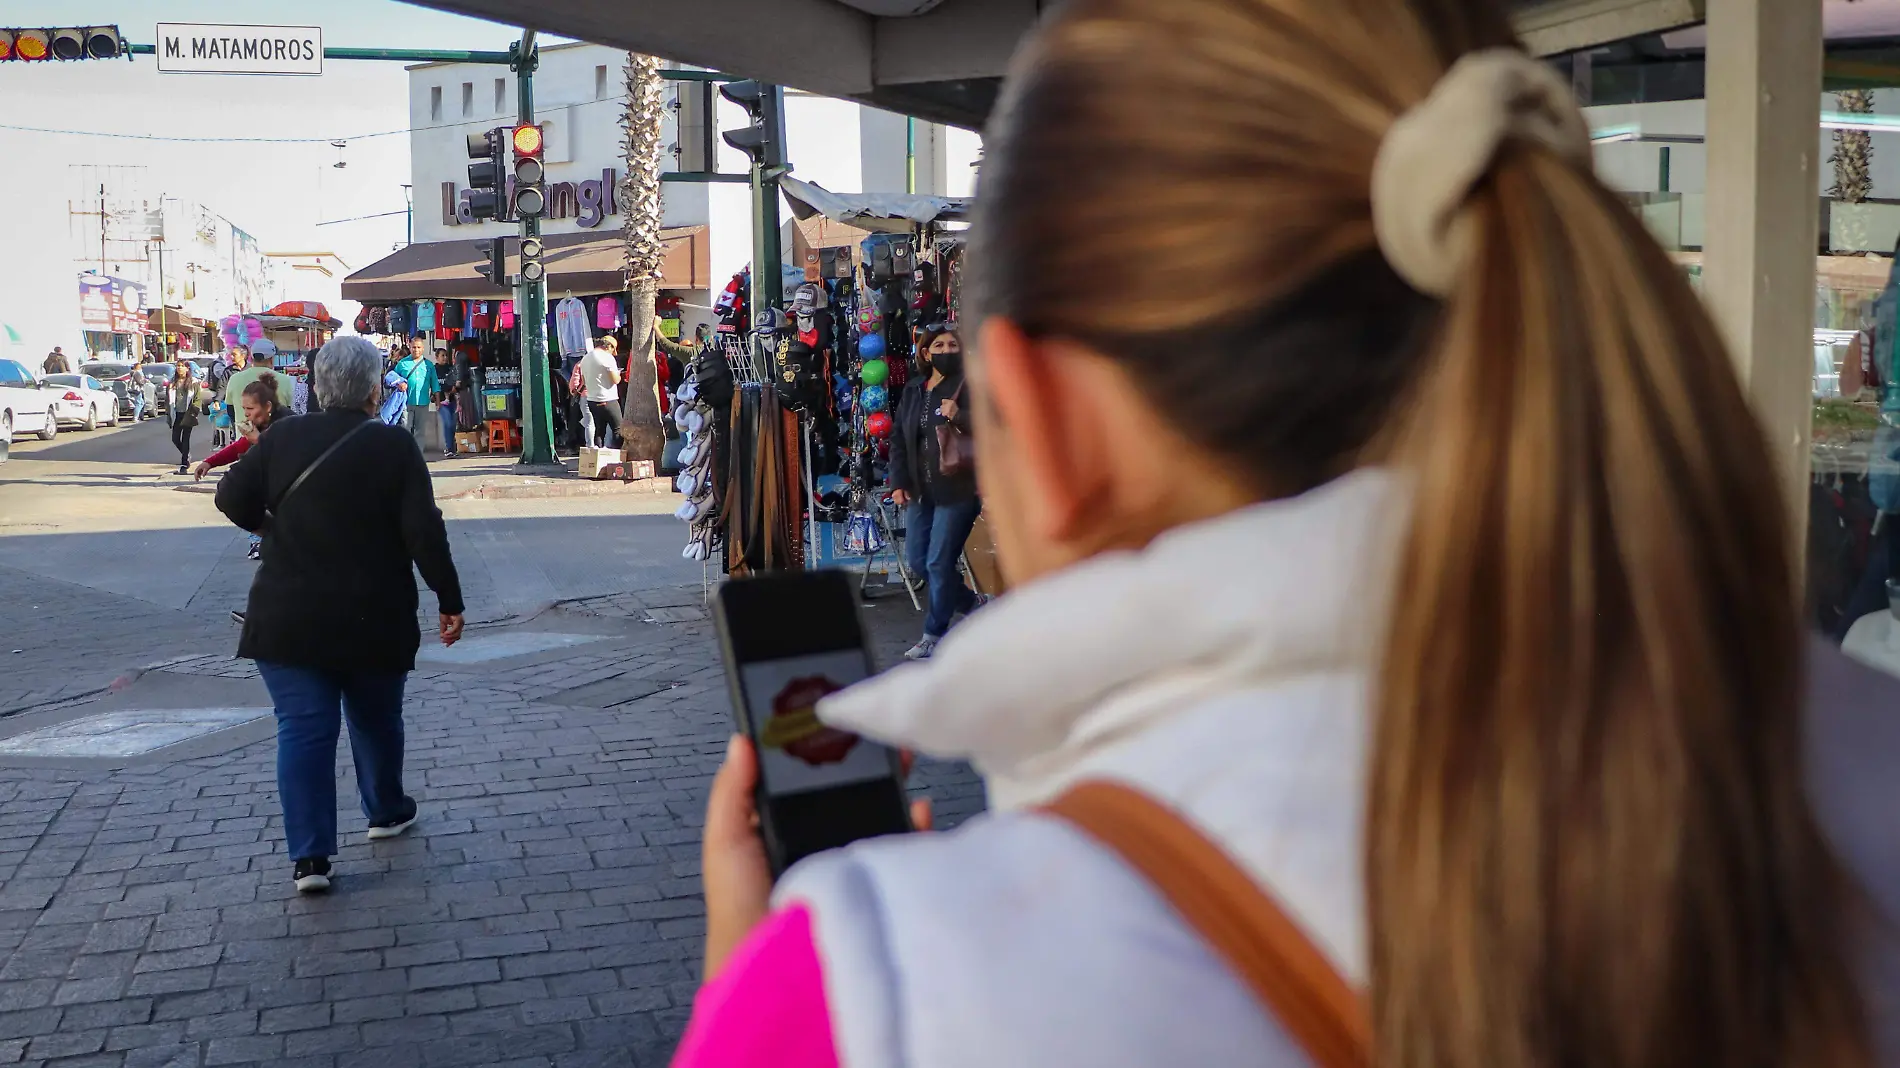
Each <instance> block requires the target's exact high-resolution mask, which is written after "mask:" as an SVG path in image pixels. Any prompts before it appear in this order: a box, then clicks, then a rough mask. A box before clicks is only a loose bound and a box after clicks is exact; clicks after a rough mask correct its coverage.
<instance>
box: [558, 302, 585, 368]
mask: <svg viewBox="0 0 1900 1068" xmlns="http://www.w3.org/2000/svg"><path fill="white" fill-rule="evenodd" d="M554 332H555V334H556V335H557V336H559V337H560V339H561V355H563V356H567V355H571V354H573V353H584V352H586V351H587V350H588V349H591V348H593V347H594V334H593V331H592V330H590V329H589V328H588V325H587V305H585V304H582V303H581V302H580V301H578V300H576V299H575V298H573V297H567V298H565V299H564V300H562V301H561V303H559V304H557V305H555V308H554Z"/></svg>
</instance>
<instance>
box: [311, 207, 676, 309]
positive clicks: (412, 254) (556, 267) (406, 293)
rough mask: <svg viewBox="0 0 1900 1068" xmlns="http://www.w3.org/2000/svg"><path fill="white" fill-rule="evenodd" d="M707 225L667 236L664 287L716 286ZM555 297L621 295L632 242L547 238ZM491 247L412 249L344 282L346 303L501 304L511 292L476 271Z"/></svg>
mask: <svg viewBox="0 0 1900 1068" xmlns="http://www.w3.org/2000/svg"><path fill="white" fill-rule="evenodd" d="M706 231H707V228H706V227H704V226H678V227H674V228H672V229H669V230H664V231H662V232H661V234H660V236H661V239H662V240H664V241H665V242H666V262H665V266H664V270H663V271H662V275H661V280H660V286H661V288H663V289H706V288H708V287H710V286H711V284H712V250H711V242H710V241H709V240H708V238H707V232H706ZM507 240H508V245H507V248H508V273H509V274H510V275H511V276H512V275H513V274H515V272H516V271H518V270H519V269H520V266H521V257H520V250H519V248H518V246H519V245H520V241H519V239H517V238H513V237H511V238H508V239H507ZM541 243H542V245H543V246H544V251H543V252H542V255H541V262H542V263H543V264H545V265H546V266H547V272H548V273H547V279H548V292H549V294H563V293H577V294H583V295H584V294H589V293H623V292H625V291H626V289H627V274H626V259H627V254H626V247H627V246H626V239H625V238H624V237H622V236H621V233H620V230H619V229H618V228H615V229H613V230H611V231H609V232H606V233H600V234H593V233H578V234H556V235H554V236H552V237H544V238H542V239H541ZM487 244H488V243H487V242H486V241H484V240H480V239H478V238H473V237H469V238H461V239H457V240H454V241H430V242H426V243H423V244H418V245H410V246H408V247H407V248H403V249H400V250H398V251H396V252H393V253H391V254H390V255H388V256H385V257H383V258H382V259H380V260H378V261H376V262H375V263H372V264H370V265H369V266H368V267H365V268H363V269H362V270H360V271H357V272H355V273H354V274H351V275H350V276H349V277H347V278H345V279H344V280H343V299H344V300H354V301H358V302H361V303H363V304H390V303H395V302H397V301H404V300H422V299H425V298H434V299H457V300H498V299H501V298H505V297H509V296H512V295H513V291H512V290H510V289H504V288H503V287H501V286H498V285H495V284H494V283H492V282H490V281H489V280H488V279H487V278H484V277H482V275H481V274H479V273H478V272H477V268H478V267H481V266H485V265H486V253H485V251H484V250H485V249H486V247H487Z"/></svg>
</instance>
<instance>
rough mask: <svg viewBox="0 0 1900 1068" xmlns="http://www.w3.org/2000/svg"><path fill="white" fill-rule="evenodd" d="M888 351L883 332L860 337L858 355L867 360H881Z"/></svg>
mask: <svg viewBox="0 0 1900 1068" xmlns="http://www.w3.org/2000/svg"><path fill="white" fill-rule="evenodd" d="M886 351H887V350H886V347H885V345H884V335H883V334H866V335H864V336H863V337H861V338H859V339H858V355H860V356H862V357H864V358H865V359H867V360H881V359H883V358H884V353H885V352H886Z"/></svg>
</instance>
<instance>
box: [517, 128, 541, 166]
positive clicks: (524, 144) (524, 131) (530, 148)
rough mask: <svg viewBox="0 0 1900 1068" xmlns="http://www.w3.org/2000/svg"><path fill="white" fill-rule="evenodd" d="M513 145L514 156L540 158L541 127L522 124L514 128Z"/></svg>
mask: <svg viewBox="0 0 1900 1068" xmlns="http://www.w3.org/2000/svg"><path fill="white" fill-rule="evenodd" d="M514 145H515V155H517V156H531V157H534V158H537V159H538V158H540V155H541V127H539V126H536V125H534V124H533V123H523V124H522V125H520V126H517V127H515V134H514Z"/></svg>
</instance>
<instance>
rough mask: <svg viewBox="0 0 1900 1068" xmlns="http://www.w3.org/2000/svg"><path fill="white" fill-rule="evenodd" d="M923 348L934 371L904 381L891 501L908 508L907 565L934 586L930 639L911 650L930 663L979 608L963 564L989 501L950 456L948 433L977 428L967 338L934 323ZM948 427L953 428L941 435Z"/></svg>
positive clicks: (894, 431)
mask: <svg viewBox="0 0 1900 1068" xmlns="http://www.w3.org/2000/svg"><path fill="white" fill-rule="evenodd" d="M917 353H918V356H917V358H918V362H919V363H921V364H922V365H923V368H924V371H925V372H926V373H924V374H920V375H913V376H911V378H910V381H908V382H906V383H904V392H903V393H902V394H900V395H899V397H898V400H897V413H896V415H895V416H894V417H893V420H892V423H891V501H892V502H893V503H895V504H896V505H897V506H898V507H899V508H903V509H905V510H906V512H905V518H904V530H905V534H904V554H905V557H906V560H905V562H906V564H907V565H908V566H909V567H910V573H911V574H912V575H913V576H919V575H921V576H923V577H924V578H925V581H926V583H927V585H928V587H929V592H930V606H929V609H928V610H927V611H926V613H925V615H924V636H923V638H922V639H920V640H919V641H918V642H917V644H916V645H913V646H911V647H910V650H909V651H908V652H906V653H905V654H904V656H905V657H907V658H908V659H911V660H924V659H928V658H929V656H930V654H931V653H932V652H933V651H934V650H935V649H936V648H937V643H938V642H939V641H942V640H943V636H944V635H945V634H946V633H948V632H949V630H950V621H951V619H952V618H954V617H955V616H956V615H957V614H958V613H961V612H968V611H970V610H972V609H974V608H975V607H976V605H977V596H976V594H975V593H974V592H973V591H972V590H971V589H970V587H969V586H967V585H965V584H964V582H963V573H962V571H961V570H959V568H958V566H957V562H958V561H959V560H960V559H962V557H963V545H964V543H965V542H967V541H968V540H969V539H970V528H971V527H973V526H974V525H975V524H976V517H977V513H979V512H981V511H982V510H983V502H982V500H981V499H980V498H979V497H978V496H977V490H976V472H975V471H974V470H972V469H971V465H970V464H969V463H967V462H966V463H963V464H961V465H959V464H957V463H956V462H955V460H954V458H953V460H952V463H951V464H950V465H949V468H948V469H946V467H945V464H944V457H943V439H944V437H945V434H948V433H954V434H958V435H967V434H968V433H969V430H970V409H969V405H968V404H967V403H965V383H964V379H963V342H962V340H961V339H960V338H958V336H957V332H956V331H955V330H952V329H950V328H949V327H947V326H933V327H931V328H930V329H928V330H926V331H925V332H924V337H923V343H922V344H921V345H919V346H918V347H917ZM940 427H948V428H950V429H949V430H948V431H943V432H940V431H939V429H938V428H940ZM965 440H966V441H967V438H966V439H965Z"/></svg>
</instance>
